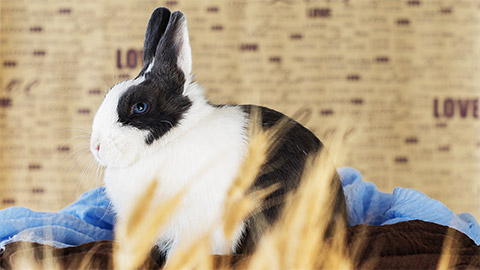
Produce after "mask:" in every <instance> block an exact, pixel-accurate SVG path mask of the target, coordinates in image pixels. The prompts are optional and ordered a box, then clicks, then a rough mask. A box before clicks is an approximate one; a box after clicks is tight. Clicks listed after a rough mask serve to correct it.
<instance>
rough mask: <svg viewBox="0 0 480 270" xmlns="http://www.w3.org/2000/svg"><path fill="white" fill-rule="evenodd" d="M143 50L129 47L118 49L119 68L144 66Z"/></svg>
mask: <svg viewBox="0 0 480 270" xmlns="http://www.w3.org/2000/svg"><path fill="white" fill-rule="evenodd" d="M142 53H143V51H142V50H137V49H128V50H126V51H125V50H121V49H118V50H117V57H116V58H117V68H119V69H122V68H129V69H134V68H136V67H141V66H143V58H142Z"/></svg>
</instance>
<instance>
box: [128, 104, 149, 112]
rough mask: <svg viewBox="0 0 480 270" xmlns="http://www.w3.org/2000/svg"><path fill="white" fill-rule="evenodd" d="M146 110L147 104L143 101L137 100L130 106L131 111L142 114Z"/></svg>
mask: <svg viewBox="0 0 480 270" xmlns="http://www.w3.org/2000/svg"><path fill="white" fill-rule="evenodd" d="M147 110H148V104H147V103H145V102H138V103H136V104H135V105H133V106H132V113H134V114H142V113H145V112H146V111H147Z"/></svg>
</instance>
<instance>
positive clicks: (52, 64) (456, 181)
mask: <svg viewBox="0 0 480 270" xmlns="http://www.w3.org/2000/svg"><path fill="white" fill-rule="evenodd" d="M162 5H166V6H168V7H170V8H172V9H181V10H182V11H184V12H185V13H186V15H187V18H188V21H189V27H190V35H191V43H192V51H193V56H194V71H195V73H196V78H197V80H198V81H199V82H200V83H201V84H202V85H204V86H205V87H206V92H207V94H208V95H209V96H210V98H211V99H212V101H213V102H215V103H256V104H262V105H265V106H268V107H272V108H275V109H277V110H279V111H283V112H285V113H286V114H288V115H291V116H293V117H295V118H296V119H298V120H299V121H300V122H301V123H303V124H305V125H306V126H308V127H309V128H311V129H312V130H313V131H314V132H315V133H316V134H317V135H318V136H319V137H320V138H322V139H324V140H325V139H327V137H329V136H331V135H332V134H334V133H335V131H338V130H344V132H345V134H344V138H348V139H349V140H347V141H346V144H345V148H346V151H347V159H346V160H345V161H344V162H343V163H342V164H338V165H339V166H351V167H354V168H357V169H359V170H360V171H361V172H362V174H363V176H364V178H365V179H366V180H369V181H373V182H375V183H376V184H377V185H378V186H379V187H380V188H381V190H383V191H387V192H391V191H392V189H393V187H395V186H403V187H411V188H416V189H418V190H420V191H422V192H424V193H426V194H428V195H429V196H431V197H433V198H435V199H439V200H441V201H442V202H444V203H445V204H447V206H449V207H450V208H452V209H453V210H455V211H457V212H462V211H471V212H472V213H473V214H474V215H476V217H477V218H480V210H479V209H480V207H479V206H480V201H478V200H476V198H478V196H479V195H480V184H479V182H480V181H479V180H478V179H479V178H480V154H479V153H480V152H479V151H480V150H479V148H480V136H479V135H480V129H479V128H480V123H479V121H478V118H479V117H478V99H479V97H480V77H479V76H478V72H479V70H480V61H479V60H480V52H479V51H478V47H479V45H480V44H479V41H480V40H479V39H480V31H479V29H480V27H479V26H480V19H479V18H480V6H479V5H478V3H477V2H476V1H473V0H462V1H454V0H451V1H441V2H439V1H429V0H422V1H414V0H411V1H375V0H366V1H326V0H311V1H253V0H228V1H224V0H210V1H207V0H203V1H184V0H183V1H180V0H178V1H153V0H139V1H126V0H115V1H114V0H109V1H102V2H97V1H94V0H85V1H81V2H78V3H76V2H64V1H53V2H52V1H50V2H49V4H48V5H46V4H45V1H43V0H40V1H35V2H31V1H27V0H3V1H2V6H1V17H2V27H1V31H2V33H1V40H0V41H1V45H2V46H1V52H0V53H1V61H0V139H1V140H0V207H9V206H12V205H22V206H27V207H31V208H34V209H36V210H56V209H59V208H61V207H64V206H65V205H66V204H68V203H69V202H71V201H73V200H75V198H76V197H77V196H78V195H79V194H80V193H81V192H83V191H85V190H87V189H89V188H91V187H93V186H96V185H100V184H101V173H99V171H97V168H96V165H95V163H94V162H92V159H91V157H90V156H89V153H88V150H85V149H84V147H85V146H86V143H87V142H88V131H89V129H90V123H91V121H92V118H93V116H94V112H95V110H96V108H97V106H98V105H99V104H100V102H101V100H102V98H103V95H104V94H105V93H106V91H108V88H109V87H110V86H112V85H113V84H114V83H115V82H117V81H118V80H122V79H128V78H131V77H132V76H135V75H136V74H137V73H138V71H139V69H140V67H141V65H142V63H141V61H142V59H141V50H142V41H143V35H144V31H145V26H146V23H147V20H148V17H149V16H150V13H151V11H152V10H153V9H154V8H155V7H157V6H162ZM26 18H28V19H26ZM339 125H343V126H345V128H344V129H339Z"/></svg>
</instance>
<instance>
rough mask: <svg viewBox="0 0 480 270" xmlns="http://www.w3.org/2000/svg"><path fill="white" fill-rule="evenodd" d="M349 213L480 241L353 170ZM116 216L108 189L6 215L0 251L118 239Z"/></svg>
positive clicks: (466, 221) (420, 202)
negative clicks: (431, 226) (426, 225)
mask: <svg viewBox="0 0 480 270" xmlns="http://www.w3.org/2000/svg"><path fill="white" fill-rule="evenodd" d="M338 173H339V175H340V178H341V179H342V184H343V189H344V191H345V197H346V200H347V209H348V212H349V225H357V224H368V225H386V224H393V223H397V222H400V221H407V220H413V219H420V220H424V221H430V222H434V223H438V224H441V225H446V226H450V227H452V228H455V229H457V230H459V231H461V232H463V233H465V234H466V235H468V236H469V237H470V238H471V239H473V240H474V241H475V243H476V244H477V245H478V244H479V243H480V227H479V225H478V223H477V221H476V220H475V218H474V217H473V216H472V215H470V214H468V213H463V214H459V215H455V214H454V213H453V212H452V211H450V210H449V209H448V208H447V207H446V206H445V205H444V204H442V203H441V202H438V201H436V200H433V199H431V198H429V197H428V196H426V195H425V194H423V193H421V192H419V191H416V190H413V189H407V188H395V189H394V190H393V193H392V194H390V193H383V192H380V191H378V189H377V187H376V186H375V184H373V183H370V182H365V181H362V176H361V175H360V173H359V172H358V171H357V170H355V169H351V168H341V169H339V170H338ZM114 225H115V214H114V213H113V211H112V210H111V205H110V201H109V200H108V198H107V197H106V194H105V190H104V188H97V189H93V190H90V191H88V192H86V193H84V194H83V195H82V196H81V197H80V198H79V199H78V200H77V201H76V202H74V203H72V204H71V205H69V206H67V207H66V208H64V209H62V210H60V211H58V212H55V213H45V212H35V211H32V210H30V209H27V208H23V207H11V208H8V209H4V210H1V211H0V248H4V247H5V245H6V244H7V243H10V242H15V241H30V242H37V243H42V244H49V245H52V246H56V247H68V246H75V245H80V244H83V243H87V242H91V241H98V240H113V227H114Z"/></svg>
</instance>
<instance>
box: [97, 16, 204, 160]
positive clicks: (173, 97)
mask: <svg viewBox="0 0 480 270" xmlns="http://www.w3.org/2000/svg"><path fill="white" fill-rule="evenodd" d="M143 62H144V65H143V68H142V70H141V72H140V74H139V75H138V76H137V77H136V78H135V79H132V80H128V81H123V82H120V83H118V84H116V85H115V86H113V87H112V88H111V89H110V91H109V92H108V94H107V95H106V96H105V99H104V101H103V103H102V104H101V105H100V108H99V109H98V111H97V113H96V115H95V118H94V121H93V127H92V137H91V143H90V147H91V151H92V153H93V155H94V157H95V158H96V159H97V161H98V162H99V163H100V164H101V165H103V166H107V167H124V166H129V165H131V164H132V163H134V162H135V161H137V160H138V159H139V158H140V157H141V156H142V155H143V154H145V153H146V152H148V151H151V150H152V149H151V148H152V145H155V144H156V143H158V141H161V140H165V138H164V137H168V136H164V135H166V134H167V133H171V132H172V131H174V130H175V129H179V126H181V122H182V121H183V120H184V119H185V118H186V117H188V114H189V111H190V110H191V108H192V104H193V103H194V99H195V98H192V96H194V95H193V94H192V93H189V91H190V90H189V89H190V88H195V87H196V86H195V85H194V84H193V83H192V81H191V70H192V56H191V49H190V44H189V38H188V30H187V21H186V19H185V16H184V15H183V13H181V12H179V11H176V12H174V13H170V11H169V10H168V9H166V8H158V9H156V10H155V11H154V12H153V14H152V16H151V18H150V21H149V23H148V26H147V31H146V34H145V42H144V48H143Z"/></svg>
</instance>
